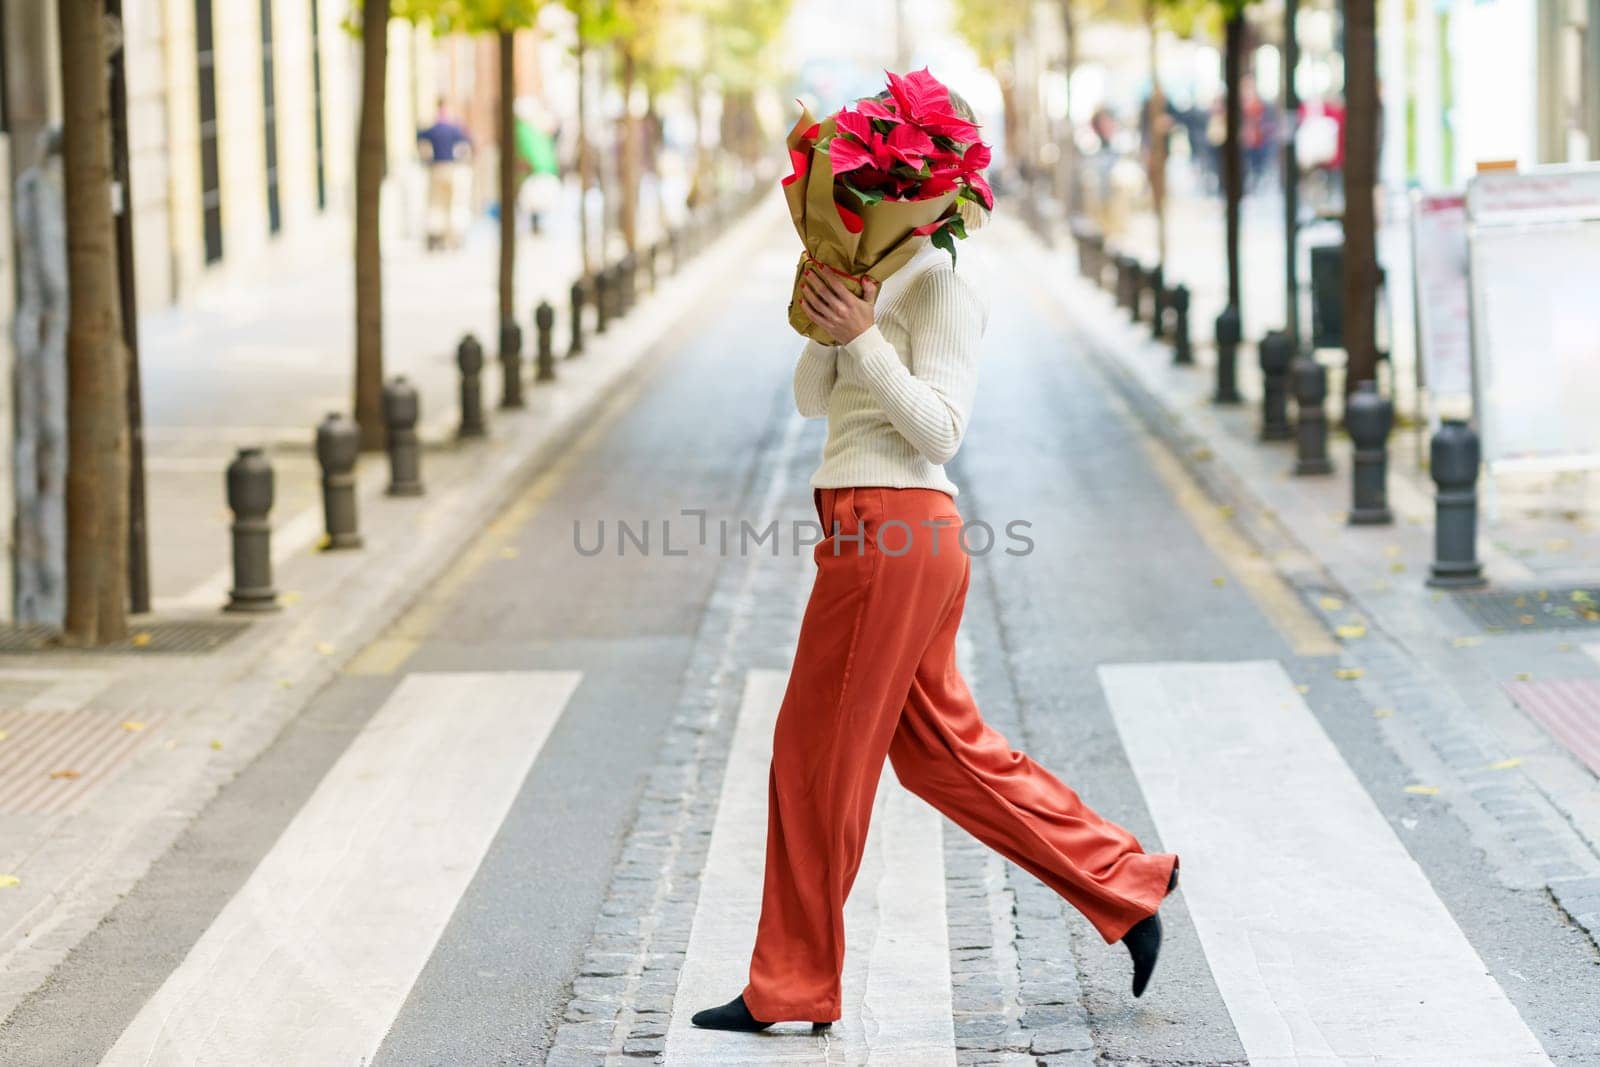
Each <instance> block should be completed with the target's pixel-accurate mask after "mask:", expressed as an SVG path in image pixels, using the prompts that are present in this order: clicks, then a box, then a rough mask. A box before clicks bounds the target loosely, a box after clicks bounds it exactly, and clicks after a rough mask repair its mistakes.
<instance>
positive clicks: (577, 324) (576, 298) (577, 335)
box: [567, 278, 587, 359]
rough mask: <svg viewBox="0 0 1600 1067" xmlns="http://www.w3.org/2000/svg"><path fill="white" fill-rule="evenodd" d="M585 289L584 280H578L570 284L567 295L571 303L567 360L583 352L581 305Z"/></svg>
mask: <svg viewBox="0 0 1600 1067" xmlns="http://www.w3.org/2000/svg"><path fill="white" fill-rule="evenodd" d="M586 289H587V286H586V285H585V283H584V279H582V278H579V279H578V280H577V281H575V282H573V283H572V292H571V293H570V294H568V295H569V298H570V299H571V301H572V344H571V345H569V346H568V347H567V358H568V359H571V358H572V357H573V356H576V355H578V354H579V353H580V352H582V351H583V305H584V297H585V290H586Z"/></svg>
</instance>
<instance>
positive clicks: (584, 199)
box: [577, 36, 594, 278]
mask: <svg viewBox="0 0 1600 1067" xmlns="http://www.w3.org/2000/svg"><path fill="white" fill-rule="evenodd" d="M587 58H588V49H587V48H585V47H584V43H583V37H582V36H579V38H578V49H577V60H578V243H579V244H581V245H582V246H583V274H584V277H586V278H587V277H589V276H590V275H592V274H594V256H593V254H592V253H591V252H590V246H591V244H592V243H593V242H591V241H590V240H589V188H590V186H591V184H592V183H593V169H594V163H593V160H592V159H591V155H592V153H591V150H590V147H589V103H588V101H589V86H588V80H589V79H588V78H587V76H586V74H587V69H586V68H587V66H588V64H587V63H586V62H585V60H586V59H587Z"/></svg>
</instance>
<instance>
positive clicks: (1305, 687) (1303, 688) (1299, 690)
mask: <svg viewBox="0 0 1600 1067" xmlns="http://www.w3.org/2000/svg"><path fill="white" fill-rule="evenodd" d="M1294 691H1295V692H1296V693H1309V692H1311V687H1310V686H1309V685H1297V686H1295V687H1294Z"/></svg>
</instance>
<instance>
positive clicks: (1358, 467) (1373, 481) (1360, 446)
mask: <svg viewBox="0 0 1600 1067" xmlns="http://www.w3.org/2000/svg"><path fill="white" fill-rule="evenodd" d="M1344 425H1345V429H1347V430H1349V431H1350V440H1351V442H1353V443H1354V445H1355V450H1354V458H1353V466H1352V468H1351V471H1350V491H1351V506H1350V525H1352V526H1387V525H1388V524H1389V523H1391V522H1394V513H1393V512H1391V511H1390V510H1389V431H1390V430H1392V429H1394V404H1393V403H1392V402H1391V401H1390V400H1389V398H1388V397H1386V396H1383V395H1381V394H1380V393H1379V392H1378V383H1377V382H1357V383H1356V389H1355V392H1353V393H1351V394H1350V399H1349V400H1347V401H1346V402H1345V406H1344Z"/></svg>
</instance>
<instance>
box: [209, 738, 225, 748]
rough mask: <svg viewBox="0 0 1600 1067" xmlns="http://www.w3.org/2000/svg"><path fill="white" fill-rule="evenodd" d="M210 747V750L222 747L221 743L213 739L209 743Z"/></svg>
mask: <svg viewBox="0 0 1600 1067" xmlns="http://www.w3.org/2000/svg"><path fill="white" fill-rule="evenodd" d="M211 747H212V748H221V747H222V742H221V741H217V740H215V739H213V740H212V742H211Z"/></svg>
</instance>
